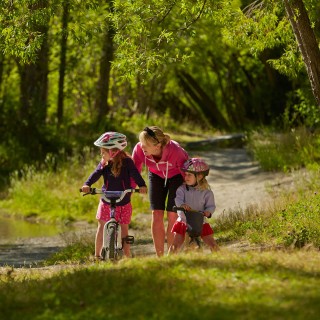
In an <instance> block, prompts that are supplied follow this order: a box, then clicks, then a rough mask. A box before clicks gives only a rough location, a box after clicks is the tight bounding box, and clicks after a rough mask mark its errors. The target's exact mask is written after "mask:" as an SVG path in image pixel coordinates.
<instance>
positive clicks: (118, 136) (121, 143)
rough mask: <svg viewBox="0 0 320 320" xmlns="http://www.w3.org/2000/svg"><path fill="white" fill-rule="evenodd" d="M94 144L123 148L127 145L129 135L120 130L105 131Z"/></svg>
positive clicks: (110, 147)
mask: <svg viewBox="0 0 320 320" xmlns="http://www.w3.org/2000/svg"><path fill="white" fill-rule="evenodd" d="M94 145H96V146H97V147H100V148H106V149H113V148H117V149H119V150H123V149H124V148H125V147H126V146H127V137H126V136H125V135H124V134H122V133H118V132H105V133H104V134H102V135H101V136H100V137H99V139H98V140H96V141H95V142H94Z"/></svg>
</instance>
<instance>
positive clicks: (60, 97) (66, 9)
mask: <svg viewBox="0 0 320 320" xmlns="http://www.w3.org/2000/svg"><path fill="white" fill-rule="evenodd" d="M69 8H70V1H69V0H64V1H63V3H62V11H63V13H62V34H61V44H60V46H61V49H60V66H59V92H58V107H57V124H58V127H59V126H60V125H61V123H62V120H63V109H64V108H63V104H64V80H65V73H66V57H67V39H68V21H69Z"/></svg>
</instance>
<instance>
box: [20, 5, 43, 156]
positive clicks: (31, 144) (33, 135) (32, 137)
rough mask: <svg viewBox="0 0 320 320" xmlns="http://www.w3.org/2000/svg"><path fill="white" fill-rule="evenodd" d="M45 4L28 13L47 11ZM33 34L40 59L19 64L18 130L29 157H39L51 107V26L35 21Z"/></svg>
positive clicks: (32, 8) (35, 6)
mask: <svg viewBox="0 0 320 320" xmlns="http://www.w3.org/2000/svg"><path fill="white" fill-rule="evenodd" d="M46 6H47V3H46V2H45V1H40V2H38V3H36V4H33V5H30V7H29V10H44V9H45V8H46ZM33 31H34V32H38V33H40V34H41V35H42V36H43V38H42V43H41V48H40V49H39V51H38V53H37V58H36V60H35V61H34V62H32V63H30V64H19V65H18V68H19V74H20V112H19V114H18V119H17V120H18V121H19V127H18V128H17V130H18V132H19V136H20V139H21V142H22V143H23V145H25V146H28V150H29V151H30V155H31V156H32V157H37V155H39V153H41V148H42V147H46V145H44V146H43V145H41V143H39V140H40V141H41V139H43V138H44V136H43V135H42V134H41V129H43V128H45V125H46V117H47V107H48V101H47V98H48V70H49V67H48V65H49V46H48V39H47V36H48V22H47V21H35V23H34V25H33Z"/></svg>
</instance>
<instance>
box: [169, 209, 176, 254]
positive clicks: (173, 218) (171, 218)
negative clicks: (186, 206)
mask: <svg viewBox="0 0 320 320" xmlns="http://www.w3.org/2000/svg"><path fill="white" fill-rule="evenodd" d="M167 217H168V227H167V246H168V249H169V248H170V246H171V245H172V243H173V237H174V234H173V233H172V232H171V230H172V227H173V225H174V223H175V222H176V221H177V218H178V214H177V213H176V212H173V211H168V212H167Z"/></svg>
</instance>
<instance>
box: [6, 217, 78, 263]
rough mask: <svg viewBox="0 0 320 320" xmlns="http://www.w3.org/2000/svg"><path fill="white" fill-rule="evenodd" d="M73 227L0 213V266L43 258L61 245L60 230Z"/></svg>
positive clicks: (62, 243) (36, 260)
mask: <svg viewBox="0 0 320 320" xmlns="http://www.w3.org/2000/svg"><path fill="white" fill-rule="evenodd" d="M73 229H74V228H73V227H63V226H57V225H46V224H39V223H34V222H29V221H26V220H22V219H15V218H10V217H5V216H2V215H1V214H0V266H15V267H20V266H29V265H31V264H36V263H38V262H40V261H42V260H44V259H46V258H47V257H49V256H50V255H51V254H53V253H55V252H57V251H58V250H59V249H60V248H61V247H63V246H65V242H64V241H63V239H62V237H61V234H62V233H64V232H66V231H72V230H73Z"/></svg>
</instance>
